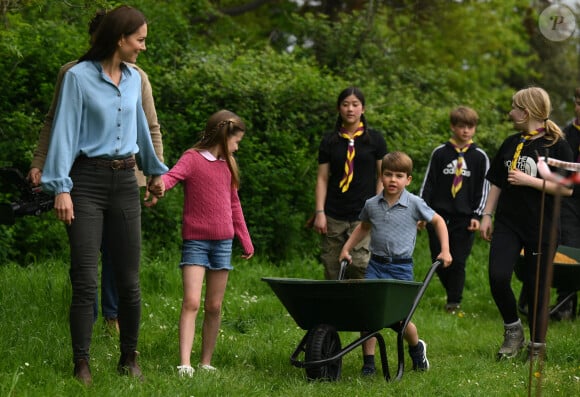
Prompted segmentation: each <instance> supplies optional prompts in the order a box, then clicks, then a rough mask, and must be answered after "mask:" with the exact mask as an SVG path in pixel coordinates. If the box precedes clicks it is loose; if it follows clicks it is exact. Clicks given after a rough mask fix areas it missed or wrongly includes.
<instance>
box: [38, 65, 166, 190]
mask: <svg viewBox="0 0 580 397" xmlns="http://www.w3.org/2000/svg"><path fill="white" fill-rule="evenodd" d="M121 68H122V73H121V80H120V82H119V85H118V86H116V85H115V84H113V82H112V81H111V79H110V78H109V76H107V75H106V74H105V73H104V71H103V68H102V66H101V64H100V62H97V61H85V62H80V63H78V64H77V65H75V66H73V67H72V68H71V69H70V70H68V71H67V72H66V74H65V75H64V78H63V82H62V87H61V90H60V95H59V101H58V106H57V108H56V112H55V117H54V122H53V125H52V133H51V138H50V143H49V147H48V153H47V157H46V161H45V164H44V169H43V172H42V184H43V188H44V189H46V190H48V191H51V192H54V193H55V194H58V193H62V192H70V191H71V189H72V186H73V183H72V180H71V179H70V177H69V172H70V170H71V168H72V165H73V163H74V161H75V159H76V158H77V157H78V156H80V155H84V156H87V157H102V158H108V159H120V158H126V157H129V156H132V155H136V160H137V164H138V165H139V168H141V169H142V170H143V172H144V173H145V175H161V174H164V173H165V172H167V167H166V166H165V165H164V164H163V163H161V162H160V161H159V159H158V158H157V156H156V155H155V151H154V149H153V143H152V142H151V133H150V131H149V127H148V124H147V119H146V117H145V112H144V111H143V107H142V105H141V77H140V76H139V73H137V72H136V71H135V70H134V69H133V68H130V67H127V66H126V65H124V64H122V65H121Z"/></svg>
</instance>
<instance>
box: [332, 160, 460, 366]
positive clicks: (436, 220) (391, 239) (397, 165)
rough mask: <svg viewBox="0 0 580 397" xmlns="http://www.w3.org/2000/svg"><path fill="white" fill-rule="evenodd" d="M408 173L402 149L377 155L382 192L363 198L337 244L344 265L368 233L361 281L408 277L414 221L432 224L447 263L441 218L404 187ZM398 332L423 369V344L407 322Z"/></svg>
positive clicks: (368, 355) (371, 359) (367, 354)
mask: <svg viewBox="0 0 580 397" xmlns="http://www.w3.org/2000/svg"><path fill="white" fill-rule="evenodd" d="M412 171H413V160H411V158H410V157H409V156H408V155H407V154H405V153H403V152H391V153H388V154H387V155H385V157H383V162H382V166H381V173H382V176H381V178H382V182H383V192H382V193H380V194H378V195H376V196H374V197H372V198H370V199H368V200H367V201H366V203H365V206H364V208H363V209H362V211H361V213H360V216H359V218H360V220H361V223H360V224H359V225H358V226H357V227H356V228H355V229H354V231H353V233H352V234H351V236H350V237H349V239H348V240H347V242H346V243H345V244H344V246H343V247H342V251H341V253H340V259H339V260H340V261H342V260H343V259H346V260H347V261H348V262H349V263H350V261H351V256H350V254H349V252H350V250H352V248H353V247H355V246H356V245H357V244H358V242H359V241H361V240H362V239H363V238H364V237H366V236H367V235H368V234H369V233H370V235H371V242H370V246H369V249H370V251H371V259H370V261H369V264H368V267H367V271H366V276H365V278H367V279H395V280H409V281H411V280H413V250H414V249H415V241H416V239H417V222H419V221H424V222H428V223H431V224H432V226H433V228H434V229H435V232H436V233H437V236H438V237H439V243H440V246H441V252H440V253H439V255H437V259H440V260H441V261H442V262H443V266H444V267H447V266H449V265H450V264H451V260H452V258H451V253H450V251H449V237H448V234H447V226H446V225H445V220H444V219H443V218H442V217H441V216H440V215H438V214H437V213H436V212H435V211H433V210H432V209H431V208H430V207H429V206H428V205H427V204H426V203H425V201H423V199H422V198H420V197H418V196H416V195H414V194H411V193H409V192H408V191H407V190H406V189H405V188H406V187H407V186H409V184H410V183H411V180H412V176H411V173H412ZM403 336H404V338H405V340H406V341H407V343H408V344H409V355H410V356H411V359H412V361H413V370H415V371H418V370H419V371H426V370H428V369H429V360H427V344H426V343H425V342H424V341H423V340H421V339H419V335H418V332H417V327H416V326H415V324H413V323H412V322H409V324H408V325H407V328H406V329H405V333H404V335H403ZM375 345H376V339H375V338H372V339H370V340H368V341H367V342H365V343H364V344H363V351H364V358H363V359H364V364H363V368H362V374H363V375H372V374H374V373H375V371H376V370H375V356H374V355H375Z"/></svg>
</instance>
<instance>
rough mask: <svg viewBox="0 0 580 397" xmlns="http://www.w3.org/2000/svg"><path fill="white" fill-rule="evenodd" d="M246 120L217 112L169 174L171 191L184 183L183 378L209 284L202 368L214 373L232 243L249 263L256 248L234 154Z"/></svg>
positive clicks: (165, 178) (187, 373) (165, 177)
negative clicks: (238, 245) (235, 242)
mask: <svg viewBox="0 0 580 397" xmlns="http://www.w3.org/2000/svg"><path fill="white" fill-rule="evenodd" d="M245 128H246V127H245V125H244V122H243V121H242V120H241V119H240V118H239V117H238V116H237V115H236V114H234V113H232V112H230V111H228V110H220V111H219V112H217V113H215V114H213V115H212V116H211V117H210V118H209V120H208V122H207V125H206V128H205V131H204V132H203V133H202V136H201V140H200V141H199V142H197V143H196V144H195V146H194V147H193V148H191V149H189V150H187V151H186V152H185V153H183V155H182V156H181V158H180V159H179V160H178V162H177V164H175V166H174V167H173V168H172V169H171V170H170V171H169V172H167V173H166V174H165V175H163V183H164V185H165V189H166V190H169V189H171V188H172V187H174V186H175V185H176V184H177V183H179V182H181V183H183V188H184V194H185V199H184V204H183V225H182V236H183V248H182V257H181V263H180V267H181V270H182V277H183V303H182V306H181V316H180V319H179V355H180V360H181V364H180V365H179V366H178V367H177V368H178V371H179V375H180V376H192V374H193V372H194V369H193V368H192V366H191V361H190V358H191V350H192V346H193V339H194V336H195V320H196V317H197V313H198V312H199V308H200V302H201V292H202V286H203V279H204V277H205V280H206V291H205V300H204V313H205V315H204V319H203V332H202V342H201V344H202V345H201V357H200V362H199V368H200V369H203V370H209V371H214V370H215V368H214V367H213V366H212V365H211V358H212V355H213V351H214V348H215V345H216V340H217V336H218V332H219V328H220V322H221V307H222V301H223V298H224V293H225V289H226V284H227V281H228V273H229V271H230V270H232V269H233V267H232V265H231V254H232V241H233V238H234V235H235V236H236V237H237V238H238V239H239V241H240V243H241V245H242V248H243V251H244V254H243V255H242V258H244V259H250V258H251V257H252V255H253V254H254V247H253V245H252V241H251V239H250V234H249V233H248V228H247V227H246V222H245V220H244V214H243V213H242V207H241V205H240V199H239V197H238V187H239V184H240V178H239V174H238V168H237V165H236V161H235V159H234V156H233V153H234V152H235V151H236V150H238V144H239V143H240V141H241V140H242V138H243V136H244V131H245Z"/></svg>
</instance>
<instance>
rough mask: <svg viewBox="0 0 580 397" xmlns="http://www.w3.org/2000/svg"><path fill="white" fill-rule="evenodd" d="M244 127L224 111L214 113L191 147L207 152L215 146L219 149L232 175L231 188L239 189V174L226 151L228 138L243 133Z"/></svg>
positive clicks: (242, 123)
mask: <svg viewBox="0 0 580 397" xmlns="http://www.w3.org/2000/svg"><path fill="white" fill-rule="evenodd" d="M245 131H246V125H245V124H244V122H243V121H242V119H241V118H240V117H239V116H238V115H237V114H235V113H234V112H231V111H229V110H226V109H222V110H220V111H218V112H215V113H214V114H212V115H211V116H210V118H209V119H208V120H207V124H206V126H205V130H204V131H203V132H202V133H201V139H200V140H199V141H198V142H197V143H196V144H195V145H194V146H193V149H195V150H209V149H211V148H213V147H215V146H219V147H220V152H221V153H222V154H223V156H224V157H225V160H226V162H227V163H228V168H229V169H230V172H231V173H232V186H233V187H235V188H236V189H237V188H239V187H240V173H239V170H238V165H237V163H236V159H235V158H234V156H233V154H232V153H230V152H229V149H228V138H229V137H231V136H233V135H236V134H237V133H239V132H245Z"/></svg>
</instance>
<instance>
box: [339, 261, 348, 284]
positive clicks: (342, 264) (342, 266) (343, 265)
mask: <svg viewBox="0 0 580 397" xmlns="http://www.w3.org/2000/svg"><path fill="white" fill-rule="evenodd" d="M347 266H348V261H347V260H346V259H343V260H341V261H340V270H339V271H338V280H344V274H345V273H346V267H347Z"/></svg>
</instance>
